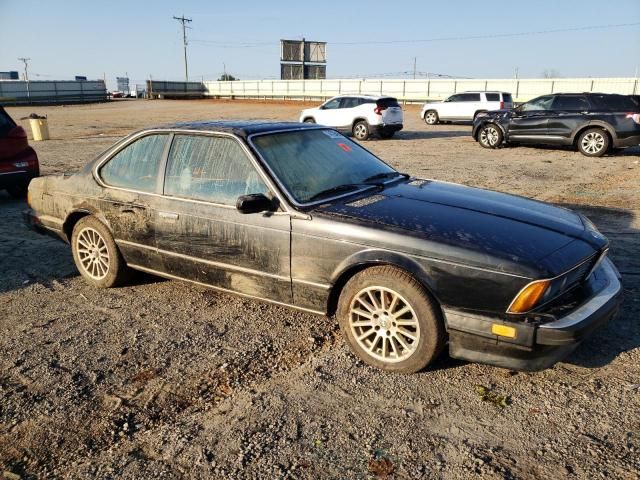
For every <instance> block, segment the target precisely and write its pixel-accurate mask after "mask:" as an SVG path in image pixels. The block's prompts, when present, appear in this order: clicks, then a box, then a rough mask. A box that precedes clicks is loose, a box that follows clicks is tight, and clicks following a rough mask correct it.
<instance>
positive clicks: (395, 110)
mask: <svg viewBox="0 0 640 480" xmlns="http://www.w3.org/2000/svg"><path fill="white" fill-rule="evenodd" d="M403 119H404V114H403V112H402V107H400V105H399V104H398V100H396V99H395V98H393V97H385V96H379V95H378V96H376V95H340V96H337V97H333V98H330V99H329V100H327V101H326V102H325V103H323V104H322V105H320V106H319V107H316V108H308V109H307V110H303V111H302V113H301V114H300V121H301V122H307V123H318V124H320V125H326V126H328V127H333V128H335V129H336V130H340V131H342V132H349V133H353V136H354V137H356V138H357V139H358V140H366V139H367V138H369V137H370V136H371V135H379V136H380V137H382V138H391V137H393V134H394V133H396V132H397V131H398V130H402V121H403Z"/></svg>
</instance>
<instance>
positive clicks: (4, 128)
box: [0, 107, 16, 137]
mask: <svg viewBox="0 0 640 480" xmlns="http://www.w3.org/2000/svg"><path fill="white" fill-rule="evenodd" d="M15 126H16V124H15V122H14V121H13V120H12V119H11V117H10V116H9V114H8V113H7V112H5V111H4V109H3V108H1V107H0V136H3V137H4V136H5V135H6V134H8V133H9V130H11V129H12V128H13V127H15Z"/></svg>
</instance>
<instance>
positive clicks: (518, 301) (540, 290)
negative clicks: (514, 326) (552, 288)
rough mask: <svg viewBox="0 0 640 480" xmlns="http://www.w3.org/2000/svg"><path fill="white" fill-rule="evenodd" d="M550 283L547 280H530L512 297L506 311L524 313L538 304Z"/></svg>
mask: <svg viewBox="0 0 640 480" xmlns="http://www.w3.org/2000/svg"><path fill="white" fill-rule="evenodd" d="M550 284H551V282H550V281H549V280H538V281H535V282H531V283H530V284H529V285H527V286H526V287H524V288H523V289H522V290H520V293H519V294H518V295H517V296H516V298H514V299H513V302H511V305H509V308H508V309H507V313H525V312H528V311H529V310H531V309H532V308H533V307H535V306H536V305H537V304H538V302H539V301H540V299H541V298H542V296H543V295H544V292H546V291H547V288H549V285H550Z"/></svg>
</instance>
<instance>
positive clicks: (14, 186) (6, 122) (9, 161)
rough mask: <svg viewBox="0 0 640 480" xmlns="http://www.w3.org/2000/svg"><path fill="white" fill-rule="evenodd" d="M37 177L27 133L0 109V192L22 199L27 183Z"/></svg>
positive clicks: (32, 150)
mask: <svg viewBox="0 0 640 480" xmlns="http://www.w3.org/2000/svg"><path fill="white" fill-rule="evenodd" d="M38 175H40V165H39V164H38V156H37V155H36V152H35V150H34V149H33V148H31V147H30V146H29V141H28V140H27V132H25V131H24V128H22V127H21V126H20V125H18V124H16V122H14V121H13V119H12V118H11V117H10V116H9V114H8V113H7V112H5V110H4V108H2V107H0V190H1V189H5V190H6V191H7V192H9V194H10V195H11V196H13V197H16V198H23V197H25V196H26V194H27V186H28V185H29V182H30V181H31V179H32V178H34V177H37V176H38Z"/></svg>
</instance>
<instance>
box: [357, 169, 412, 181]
mask: <svg viewBox="0 0 640 480" xmlns="http://www.w3.org/2000/svg"><path fill="white" fill-rule="evenodd" d="M397 176H401V177H404V178H409V175H408V174H406V173H400V172H396V171H393V172H382V173H376V174H375V175H371V176H370V177H367V178H365V179H364V180H363V181H364V182H365V183H368V182H373V181H374V180H383V179H386V178H393V177H397Z"/></svg>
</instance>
